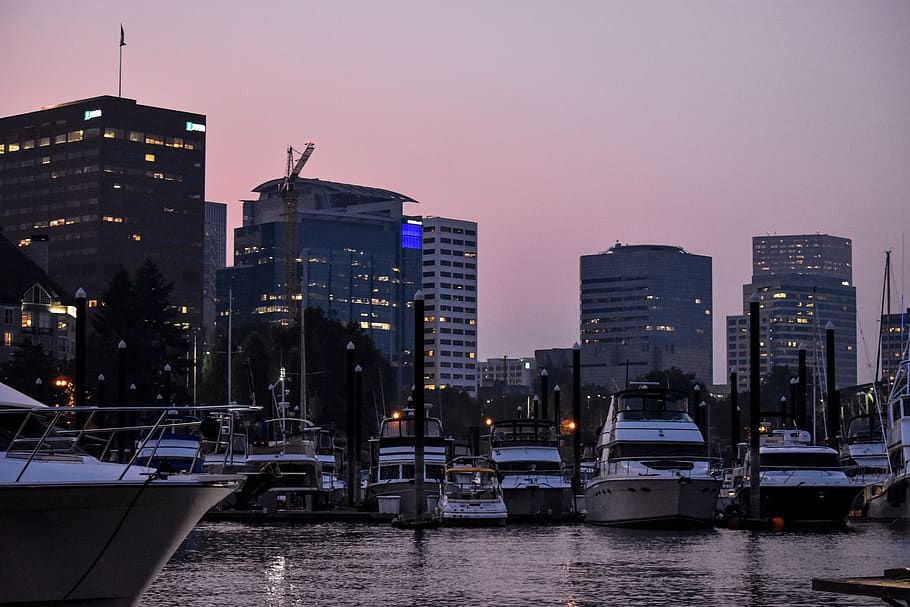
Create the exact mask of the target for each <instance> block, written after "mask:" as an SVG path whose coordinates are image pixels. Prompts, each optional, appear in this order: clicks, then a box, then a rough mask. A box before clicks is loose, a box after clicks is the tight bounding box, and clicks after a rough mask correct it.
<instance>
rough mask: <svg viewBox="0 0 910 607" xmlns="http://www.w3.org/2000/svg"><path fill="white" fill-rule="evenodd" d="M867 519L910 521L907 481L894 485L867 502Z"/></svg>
mask: <svg viewBox="0 0 910 607" xmlns="http://www.w3.org/2000/svg"><path fill="white" fill-rule="evenodd" d="M864 510H865V514H866V517H867V518H869V519H871V520H880V521H894V520H910V488H908V481H907V480H906V479H904V480H900V481H898V482H896V483H892V484H890V485H889V486H888V488H887V489H885V490H884V491H882V492H881V493H879V494H878V495H876V496H875V497H871V498H869V499H868V500H867V501H866V504H865V507H864Z"/></svg>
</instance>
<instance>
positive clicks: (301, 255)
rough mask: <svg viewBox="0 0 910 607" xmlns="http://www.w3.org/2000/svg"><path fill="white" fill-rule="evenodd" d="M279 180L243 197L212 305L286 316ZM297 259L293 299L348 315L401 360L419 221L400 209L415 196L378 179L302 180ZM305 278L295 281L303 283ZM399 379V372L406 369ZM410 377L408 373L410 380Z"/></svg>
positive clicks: (408, 337)
mask: <svg viewBox="0 0 910 607" xmlns="http://www.w3.org/2000/svg"><path fill="white" fill-rule="evenodd" d="M283 181H284V180H283V179H273V180H271V181H268V182H266V183H263V184H262V185H260V186H259V187H257V188H256V189H255V190H254V192H256V193H258V194H259V198H258V199H256V200H247V201H244V203H243V226H242V227H240V228H236V229H235V230H234V266H233V267H228V268H226V269H224V270H221V271H219V272H218V286H217V289H218V314H219V317H223V316H224V315H225V314H227V311H228V306H229V295H230V297H231V298H232V300H233V301H232V304H231V308H232V310H233V315H234V318H235V320H241V319H242V318H244V317H247V318H259V319H262V320H264V321H266V322H269V323H277V324H283V323H286V322H287V319H288V318H289V311H288V304H287V303H286V302H287V295H286V293H287V292H288V290H287V288H286V282H287V276H288V275H289V273H288V272H286V269H285V263H286V259H288V257H287V255H286V247H285V242H286V237H287V231H286V229H285V228H286V220H285V218H286V210H285V201H284V199H283V198H282V197H281V195H280V192H279V191H278V188H279V186H280V185H281V184H282V183H283ZM295 193H296V195H297V213H296V217H297V235H296V236H297V238H296V240H297V251H296V254H294V255H292V258H293V261H292V263H294V264H295V265H296V268H295V269H294V270H293V271H292V272H291V273H290V274H291V275H293V276H295V278H294V283H293V284H292V285H291V293H292V298H293V299H292V301H291V305H292V306H299V305H300V303H301V297H303V298H305V305H306V306H307V307H313V308H319V309H321V310H323V312H324V313H325V314H326V316H327V317H329V318H331V319H335V320H338V321H341V322H344V323H347V322H352V323H355V324H356V325H357V326H359V327H360V328H361V329H362V330H363V331H364V332H365V333H366V334H367V335H369V336H370V337H371V338H372V339H373V341H374V343H375V344H376V346H377V347H378V348H379V349H380V350H382V352H383V353H384V355H385V356H386V357H387V358H388V359H389V361H390V362H391V363H392V365H393V366H396V367H398V368H399V369H402V368H404V367H405V366H406V365H407V364H408V361H409V360H410V356H411V350H412V349H413V343H414V340H413V325H414V323H413V321H412V320H408V319H413V314H412V312H411V307H410V305H409V302H411V301H412V300H413V298H414V295H415V294H416V292H417V291H418V290H419V289H420V273H421V261H420V260H421V246H422V243H421V236H420V234H421V230H420V228H421V222H420V221H419V219H418V218H413V217H408V216H406V215H404V214H403V206H404V204H405V203H413V202H416V201H414V200H413V199H411V198H409V197H407V196H404V195H402V194H398V193H396V192H392V191H389V190H382V189H379V188H371V187H365V186H357V185H350V184H344V183H336V182H331V181H322V180H319V179H298V180H297V182H296V185H295ZM304 284H305V286H306V288H305V289H301V286H302V285H304ZM402 380H404V378H403V377H402ZM408 381H410V380H408Z"/></svg>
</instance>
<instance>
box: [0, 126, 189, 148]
mask: <svg viewBox="0 0 910 607" xmlns="http://www.w3.org/2000/svg"><path fill="white" fill-rule="evenodd" d="M100 136H101V129H100V128H98V127H94V128H90V129H79V130H75V131H69V132H66V133H59V134H57V135H54V136H53V137H38V138H37V139H24V140H22V141H8V142H6V143H0V155H2V154H14V153H16V152H19V151H28V150H32V149H35V148H36V147H37V148H44V147H49V146H50V145H51V144H54V145H59V144H63V143H75V142H79V141H85V140H89V139H97V138H98V137H100ZM104 138H105V139H123V140H128V141H132V142H134V143H144V144H147V145H163V146H165V147H169V148H176V149H182V150H201V149H203V143H202V141H201V140H199V139H193V138H185V137H165V136H164V135H156V134H154V133H143V132H142V131H126V130H124V129H114V128H105V129H104Z"/></svg>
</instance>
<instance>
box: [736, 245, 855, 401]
mask: <svg viewBox="0 0 910 607" xmlns="http://www.w3.org/2000/svg"><path fill="white" fill-rule="evenodd" d="M852 259H853V248H852V243H851V241H850V239H848V238H841V237H838V236H830V235H828V234H799V235H787V236H756V237H754V238H753V239H752V267H753V270H752V271H753V274H752V282H751V283H749V284H746V285H743V312H744V314H743V315H742V316H728V317H727V365H728V367H730V368H735V369H736V370H737V371H738V372H739V387H740V388H741V389H743V390H747V389H748V375H749V374H748V369H749V360H748V359H749V335H748V327H749V323H748V318H747V316H746V314H747V313H748V310H749V302H750V300H751V299H752V298H753V297H757V298H758V299H759V301H760V306H761V307H760V310H761V314H760V319H761V347H760V356H761V359H760V360H761V362H760V365H761V374H762V375H766V374H767V373H769V372H770V371H771V367H774V366H787V367H790V369H791V371H792V372H793V373H796V371H797V368H798V362H799V360H798V359H799V350H800V349H801V348H802V349H805V350H806V358H807V364H808V365H809V367H810V371H811V372H812V374H813V375H814V376H817V377H819V378H820V380H823V379H824V377H825V361H824V356H825V352H824V351H825V329H826V326H827V324H828V323H829V322H830V323H832V325H833V326H834V331H835V334H834V335H835V357H834V361H835V370H836V377H837V384H838V385H837V387H841V388H842V387H846V386H853V385H855V384H856V288H855V287H854V286H853V269H852Z"/></svg>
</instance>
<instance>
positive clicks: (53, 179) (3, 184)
mask: <svg viewBox="0 0 910 607" xmlns="http://www.w3.org/2000/svg"><path fill="white" fill-rule="evenodd" d="M204 196H205V116H203V115H200V114H193V113H188V112H181V111H176V110H169V109H163V108H156V107H151V106H145V105H139V104H137V103H136V101H135V100H131V99H123V98H119V97H110V96H103V97H95V98H92V99H85V100H81V101H75V102H72V103H65V104H61V105H57V106H53V107H49V108H45V109H42V110H40V111H36V112H30V113H27V114H21V115H18V116H9V117H5V118H0V226H2V229H3V233H4V234H5V236H6V237H7V238H8V239H9V240H11V241H12V242H13V243H14V244H18V245H19V246H30V245H31V244H33V243H41V244H40V246H42V247H46V252H45V255H46V261H47V272H48V274H49V276H50V277H51V278H52V279H53V280H55V281H56V282H57V283H59V284H60V285H61V286H62V287H63V288H64V289H65V290H66V292H67V293H74V292H75V291H76V290H77V289H78V288H83V289H85V291H86V293H87V294H88V298H89V305H90V306H91V305H94V304H96V302H97V300H98V299H99V298H100V297H101V295H102V293H103V292H104V290H105V289H106V288H107V286H108V283H109V281H110V279H111V277H112V276H113V275H114V273H115V272H116V271H117V270H118V269H119V268H121V267H125V268H126V269H127V270H128V271H130V272H133V271H135V269H136V268H138V267H139V265H140V264H141V263H142V262H143V261H144V260H145V259H151V260H152V261H154V262H155V263H156V264H157V266H158V268H159V270H160V271H161V272H162V274H163V275H164V277H165V279H166V280H168V281H169V282H172V283H173V284H174V289H173V292H172V295H171V303H172V304H174V305H175V306H176V308H177V310H178V318H179V323H180V325H181V326H182V327H183V328H184V329H189V328H190V327H199V326H200V324H201V320H202V298H203V233H204V227H203V223H204V204H203V201H204Z"/></svg>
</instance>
